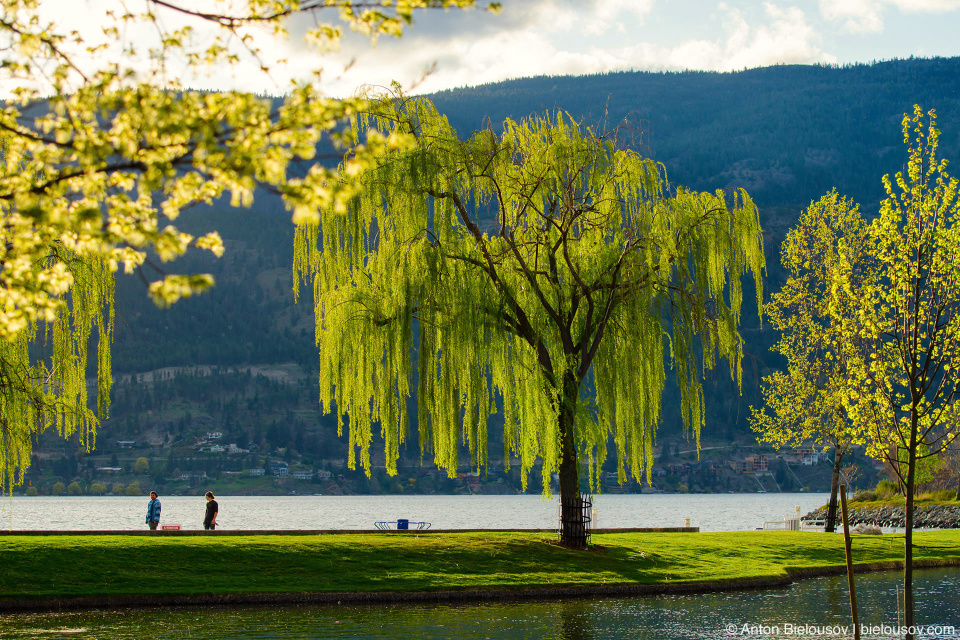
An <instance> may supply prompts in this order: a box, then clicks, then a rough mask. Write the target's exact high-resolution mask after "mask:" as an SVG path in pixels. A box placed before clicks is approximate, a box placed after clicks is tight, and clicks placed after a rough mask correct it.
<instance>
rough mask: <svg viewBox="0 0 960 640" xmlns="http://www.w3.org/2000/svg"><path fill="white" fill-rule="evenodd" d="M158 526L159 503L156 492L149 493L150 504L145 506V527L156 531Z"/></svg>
mask: <svg viewBox="0 0 960 640" xmlns="http://www.w3.org/2000/svg"><path fill="white" fill-rule="evenodd" d="M158 524H160V501H159V500H158V499H157V492H156V491H151V492H150V503H149V504H147V525H148V526H149V527H150V530H151V531H156V530H157V525H158Z"/></svg>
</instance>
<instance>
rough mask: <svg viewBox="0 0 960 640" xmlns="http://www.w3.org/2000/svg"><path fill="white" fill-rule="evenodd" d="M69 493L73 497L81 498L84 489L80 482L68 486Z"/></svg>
mask: <svg viewBox="0 0 960 640" xmlns="http://www.w3.org/2000/svg"><path fill="white" fill-rule="evenodd" d="M67 493H69V494H70V495H72V496H79V495H80V494H81V493H83V489H82V488H81V487H80V483H79V482H77V481H73V482H71V483H70V484H69V485H67Z"/></svg>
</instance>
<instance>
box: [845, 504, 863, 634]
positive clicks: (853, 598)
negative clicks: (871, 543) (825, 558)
mask: <svg viewBox="0 0 960 640" xmlns="http://www.w3.org/2000/svg"><path fill="white" fill-rule="evenodd" d="M840 511H841V513H842V514H843V548H844V550H845V551H846V553H847V585H848V586H849V587H850V613H852V614H853V640H860V618H859V616H858V615H857V590H856V589H855V588H854V586H853V554H852V553H851V550H850V521H849V520H847V487H846V486H845V485H840Z"/></svg>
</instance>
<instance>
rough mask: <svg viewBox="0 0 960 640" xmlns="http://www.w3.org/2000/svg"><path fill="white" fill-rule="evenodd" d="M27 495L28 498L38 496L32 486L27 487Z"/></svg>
mask: <svg viewBox="0 0 960 640" xmlns="http://www.w3.org/2000/svg"><path fill="white" fill-rule="evenodd" d="M27 495H28V496H35V495H39V492H38V491H37V488H36V487H34V486H29V487H27Z"/></svg>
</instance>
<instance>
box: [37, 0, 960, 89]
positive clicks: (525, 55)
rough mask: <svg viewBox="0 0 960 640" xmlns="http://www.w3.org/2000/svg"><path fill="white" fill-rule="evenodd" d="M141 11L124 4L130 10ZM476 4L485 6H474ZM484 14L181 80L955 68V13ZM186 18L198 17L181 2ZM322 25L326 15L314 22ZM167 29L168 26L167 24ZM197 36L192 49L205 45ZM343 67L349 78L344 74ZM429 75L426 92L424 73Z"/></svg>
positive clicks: (617, 1) (868, 0)
mask: <svg viewBox="0 0 960 640" xmlns="http://www.w3.org/2000/svg"><path fill="white" fill-rule="evenodd" d="M137 2H142V0H128V2H127V4H128V6H135V5H136V4H137ZM118 4H119V3H118V2H115V1H111V0H46V1H44V2H42V3H41V7H42V8H43V12H44V15H45V17H48V18H50V19H53V20H55V21H56V22H57V24H59V25H64V26H65V27H67V28H68V29H78V30H80V31H81V32H82V33H83V34H84V35H85V36H88V37H90V38H91V39H93V36H92V35H89V34H95V33H97V32H98V31H99V30H100V27H101V26H102V22H103V20H104V18H103V10H104V8H107V7H110V6H111V5H112V6H113V7H114V8H116V7H117V5H118ZM479 4H484V3H483V2H481V3H479ZM502 4H503V10H502V11H501V12H500V13H499V14H498V15H493V14H489V13H486V12H483V11H477V10H474V11H467V12H464V11H450V12H443V11H431V12H423V13H420V14H418V17H417V19H416V22H415V24H414V26H413V28H411V29H409V30H408V31H407V32H406V33H405V35H404V37H403V38H402V39H400V40H397V39H394V38H381V39H380V41H379V42H378V44H377V46H376V47H375V48H371V47H370V45H369V42H368V41H367V40H366V39H364V38H363V37H360V36H358V35H356V34H350V35H348V37H346V38H345V40H344V42H343V46H342V50H341V51H340V52H339V53H338V54H329V53H328V54H325V55H320V54H319V53H317V52H315V51H313V50H311V49H309V48H308V47H307V46H306V45H304V44H303V42H302V35H303V34H304V33H305V32H306V29H307V28H308V27H309V26H310V25H311V24H313V22H315V20H316V18H315V17H312V16H299V17H298V18H296V19H294V20H291V21H290V22H289V24H288V27H289V29H290V32H291V37H290V40H289V41H288V42H287V43H280V44H277V43H275V42H273V41H272V40H271V39H270V38H267V37H263V38H260V37H258V38H257V41H258V42H259V43H260V46H261V47H262V48H263V51H264V55H265V56H266V57H267V58H287V59H288V60H289V63H288V64H287V65H286V66H285V67H283V68H279V67H274V69H273V71H272V73H271V75H270V77H267V76H265V75H264V74H263V73H261V72H259V71H258V69H257V65H255V64H254V63H253V61H252V60H249V59H245V60H244V62H243V63H242V64H241V65H240V66H239V67H237V68H235V69H234V70H232V71H230V70H225V71H219V70H218V71H215V72H213V73H211V74H210V75H209V76H203V77H195V78H182V79H181V80H183V82H184V83H185V84H187V85H188V86H190V87H193V88H204V89H245V90H251V91H257V92H265V93H273V94H276V93H282V91H283V89H285V88H286V87H287V86H288V84H289V81H290V80H291V79H293V78H297V77H301V78H302V77H305V76H307V75H308V74H309V73H310V71H312V70H316V69H318V68H320V67H322V68H323V75H322V78H323V83H324V86H325V87H326V89H327V90H328V92H329V93H330V94H331V95H337V96H343V95H348V94H352V93H354V92H355V91H356V89H357V87H358V86H360V85H364V84H367V85H384V86H386V85H389V83H390V82H391V81H393V80H396V81H398V82H400V83H401V84H402V85H403V86H404V87H406V88H407V89H408V90H410V89H411V88H412V89H414V91H415V92H417V93H420V92H432V91H437V90H441V89H448V88H455V87H462V86H472V85H478V84H485V83H490V82H497V81H500V80H506V79H510V78H518V77H529V76H538V75H583V74H593V73H603V72H608V71H621V70H649V71H664V70H668V71H679V70H685V69H698V70H711V71H735V70H740V69H744V68H753V67H761V66H768V65H774V64H813V63H828V64H847V63H853V62H871V61H874V60H889V59H892V58H905V57H909V56H920V57H933V56H957V55H960V37H958V34H960V0H771V1H769V2H758V1H752V0H751V1H747V0H725V1H724V2H718V1H717V0H503V1H502ZM186 5H187V6H195V5H196V3H195V2H193V3H191V2H188V3H186ZM320 17H321V18H324V17H325V18H326V19H329V18H330V17H331V16H330V14H326V15H324V14H321V16H320ZM167 20H168V22H169V24H170V26H174V25H175V24H179V23H178V22H176V19H175V18H174V17H173V16H171V17H169V18H167ZM203 38H204V31H203V29H202V25H197V41H198V42H201V43H202V42H203ZM348 65H349V69H347V70H345V68H346V67H347V66H348ZM431 67H434V69H433V71H432V73H430V74H429V75H428V76H427V77H426V78H423V75H424V70H426V69H428V68H431Z"/></svg>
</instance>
